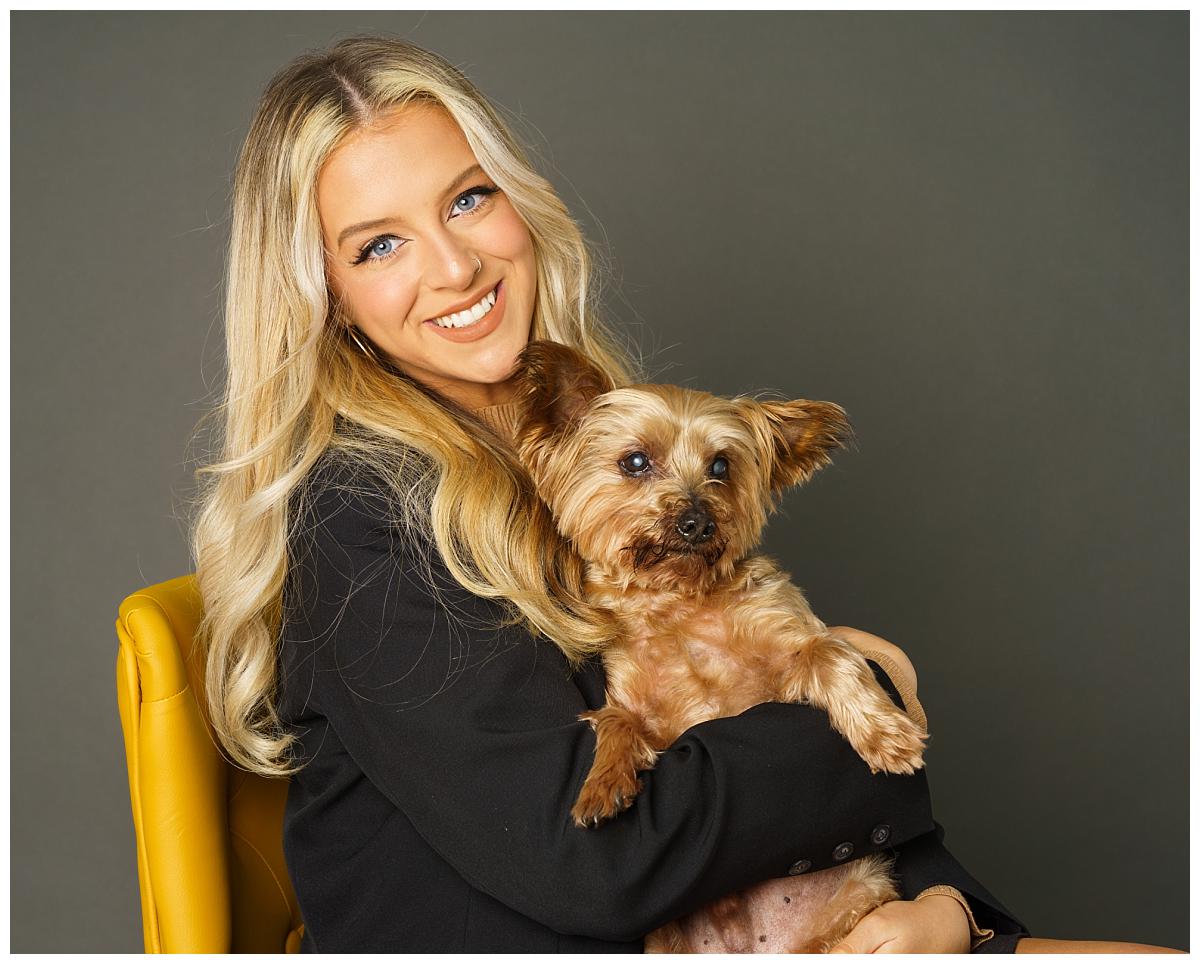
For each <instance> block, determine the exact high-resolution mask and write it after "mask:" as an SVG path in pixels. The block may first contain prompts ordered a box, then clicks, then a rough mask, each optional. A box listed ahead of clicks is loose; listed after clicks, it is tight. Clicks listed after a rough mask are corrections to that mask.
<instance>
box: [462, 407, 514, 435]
mask: <svg viewBox="0 0 1200 964" xmlns="http://www.w3.org/2000/svg"><path fill="white" fill-rule="evenodd" d="M472 412H473V413H474V414H475V415H476V416H478V417H479V418H481V419H483V421H484V422H485V423H486V424H487V425H488V427H489V428H491V429H492V430H494V431H495V432H496V433H497V434H498V435H501V436H502V437H504V438H506V439H509V440H510V441H513V440H515V439H516V437H517V425H518V423H519V422H520V418H521V406H520V403H519V402H502V403H501V404H499V405H485V406H484V407H483V408H476V409H472Z"/></svg>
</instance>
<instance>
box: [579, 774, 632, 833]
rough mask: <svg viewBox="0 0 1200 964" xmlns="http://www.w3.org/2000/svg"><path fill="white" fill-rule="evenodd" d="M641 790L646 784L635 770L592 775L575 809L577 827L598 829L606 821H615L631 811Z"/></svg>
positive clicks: (580, 793) (586, 782)
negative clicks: (620, 815)
mask: <svg viewBox="0 0 1200 964" xmlns="http://www.w3.org/2000/svg"><path fill="white" fill-rule="evenodd" d="M641 789H642V781H641V780H640V779H639V778H638V775H637V773H635V772H634V771H632V770H630V771H626V772H611V773H605V774H603V775H600V776H595V775H592V776H589V777H588V778H587V780H585V781H584V783H583V789H582V790H580V791H579V799H578V800H576V801H575V806H573V807H572V808H571V816H572V817H573V818H574V820H575V826H577V827H598V826H599V825H600V824H601V823H603V822H604V821H605V820H611V819H612V818H613V817H615V816H616V815H617V814H618V813H621V812H622V811H623V810H628V809H629V807H630V806H631V805H632V804H633V801H634V798H635V797H636V796H637V795H638V793H639V792H640V791H641Z"/></svg>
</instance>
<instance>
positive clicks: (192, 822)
mask: <svg viewBox="0 0 1200 964" xmlns="http://www.w3.org/2000/svg"><path fill="white" fill-rule="evenodd" d="M200 615H201V604H200V594H199V592H198V590H197V588H196V579H195V576H194V575H187V576H182V577H180V578H178V579H172V580H170V581H168V582H162V583H159V584H158V585H155V586H148V587H147V588H145V589H141V590H139V591H138V592H135V593H134V594H133V595H131V596H129V597H128V598H127V599H125V601H124V602H122V603H121V608H120V612H119V616H118V619H117V637H118V638H119V639H120V642H121V645H120V648H119V650H118V652H117V702H118V704H119V707H120V712H121V729H122V730H123V731H124V734H125V759H126V763H127V764H128V767H129V799H130V803H131V805H132V807H133V829H134V833H135V835H136V837H137V857H138V883H139V885H140V887H141V895H142V930H143V934H144V938H145V944H146V951H147V953H163V952H191V953H205V952H210V953H211V952H216V953H228V952H244V953H279V952H280V951H285V950H286V951H298V950H299V949H300V938H301V937H302V936H303V933H304V925H303V923H302V922H301V920H300V910H299V907H298V905H297V903H296V895H295V893H294V892H293V891H292V885H291V882H290V881H289V880H288V875H287V867H286V865H285V864H284V860H283V834H282V827H283V808H284V801H285V799H286V796H287V781H286V780H271V779H266V778H264V777H260V776H258V775H257V774H252V773H248V772H246V771H244V770H240V769H238V768H236V767H233V766H231V765H230V764H229V763H227V762H226V760H225V758H224V757H223V756H222V755H221V753H220V752H219V751H218V750H217V745H216V739H215V737H214V736H213V733H212V730H211V729H210V728H209V725H208V722H207V716H206V714H205V712H204V700H203V694H204V668H203V666H202V665H200V660H199V659H198V654H194V653H193V642H194V639H195V631H196V626H197V624H198V623H199V620H200ZM194 655H195V656H196V657H197V658H194Z"/></svg>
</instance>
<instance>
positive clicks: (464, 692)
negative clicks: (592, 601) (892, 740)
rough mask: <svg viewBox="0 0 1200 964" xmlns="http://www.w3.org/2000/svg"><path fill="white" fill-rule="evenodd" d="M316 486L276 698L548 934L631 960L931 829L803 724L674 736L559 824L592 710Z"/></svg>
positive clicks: (369, 504)
mask: <svg viewBox="0 0 1200 964" xmlns="http://www.w3.org/2000/svg"><path fill="white" fill-rule="evenodd" d="M363 484H364V483H363V479H361V478H356V479H355V480H354V485H355V486H356V488H357V489H358V491H357V492H354V493H347V492H345V491H344V490H341V489H338V488H336V487H326V488H325V489H323V490H321V491H317V492H315V493H314V497H313V498H312V499H311V500H310V506H311V512H310V514H309V515H307V516H306V517H305V518H303V519H302V520H301V522H300V525H299V526H298V532H299V533H300V534H301V535H303V536H304V538H302V539H297V540H296V545H295V547H294V550H293V554H294V559H293V561H292V564H291V567H290V570H289V576H290V588H289V593H288V605H287V614H288V619H287V620H286V621H285V632H284V639H283V671H284V672H285V673H286V674H288V676H289V677H290V678H289V682H288V687H289V689H291V690H292V691H293V692H297V693H300V694H303V697H304V699H305V700H306V702H307V703H308V704H309V705H310V706H311V707H312V708H313V709H314V710H315V711H317V712H319V713H320V714H322V715H323V716H324V717H325V718H326V719H328V720H329V721H330V723H331V724H332V726H333V727H334V729H335V731H336V732H337V734H338V736H339V738H340V739H341V741H342V742H343V743H344V745H345V746H346V748H347V750H348V752H349V753H350V754H351V756H352V757H353V758H354V760H355V762H356V764H357V765H358V766H359V768H360V769H361V770H362V771H363V772H364V773H365V774H366V775H367V777H368V778H369V779H370V780H371V781H372V782H373V783H374V784H375V785H376V786H377V787H378V788H379V789H380V791H381V792H382V793H383V794H385V795H386V796H387V797H388V798H389V799H390V800H391V801H392V802H393V803H394V804H395V805H396V806H397V807H399V808H400V809H402V810H403V811H404V813H405V815H406V817H407V818H408V819H409V820H410V821H411V822H412V823H413V825H414V826H415V827H416V828H417V830H418V831H419V832H420V833H421V835H422V836H423V837H424V838H425V839H426V841H427V842H428V843H429V844H430V845H431V846H432V847H433V848H434V849H435V850H437V851H438V852H439V853H440V854H441V855H442V857H443V858H444V859H446V860H447V861H448V862H449V863H450V864H451V865H452V866H454V867H455V869H456V870H457V871H458V872H459V873H460V874H461V875H462V876H463V877H464V878H465V879H467V880H468V881H469V882H470V883H471V884H472V885H473V886H474V887H476V888H477V889H480V890H482V891H484V892H486V893H488V894H490V895H491V896H493V897H495V898H496V899H497V900H500V901H502V902H503V903H506V904H507V905H509V906H511V907H513V908H514V909H516V910H518V911H519V912H521V913H523V914H525V915H526V916H528V917H531V918H533V919H534V920H538V921H540V922H542V923H543V924H545V925H547V926H549V927H551V928H553V929H554V930H557V931H559V932H560V933H574V934H583V935H588V936H592V937H597V938H602V939H607V940H620V941H628V940H636V939H638V938H640V937H641V936H643V935H645V934H646V933H648V932H649V931H651V930H653V929H654V928H656V927H658V926H659V925H661V924H663V923H666V922H667V921H669V920H673V919H674V918H676V917H679V916H682V915H683V914H685V913H688V912H690V911H692V910H695V909H697V908H698V907H700V906H702V905H703V904H705V903H707V902H708V901H710V900H712V899H714V898H716V897H718V896H720V895H722V894H725V893H729V892H731V891H735V890H739V889H742V888H744V887H746V886H749V885H751V884H753V883H757V882H759V881H762V880H765V879H768V878H773V877H783V876H786V875H788V874H789V873H790V872H794V873H799V872H804V871H806V870H819V869H822V868H823V867H829V866H832V865H833V864H834V863H836V862H837V861H836V859H835V857H834V856H833V854H834V851H835V850H836V849H838V848H839V846H840V845H842V844H843V843H847V842H848V843H851V844H852V845H853V851H854V855H855V856H863V855H865V854H868V853H872V852H880V851H885V850H887V849H889V848H891V847H893V846H896V845H897V844H903V843H904V842H905V841H909V840H913V839H915V838H919V837H921V836H922V835H924V834H926V833H928V832H929V831H930V830H931V829H932V828H933V826H934V824H933V820H932V815H931V812H930V807H929V798H928V791H927V786H926V782H925V777H924V773H923V772H919V773H917V774H916V775H914V776H911V777H906V776H896V775H888V774H877V775H872V774H871V773H870V771H869V770H868V768H867V766H866V764H865V763H863V762H862V760H861V759H859V757H858V756H857V754H855V753H854V751H853V750H852V749H851V748H850V746H849V745H848V744H847V743H846V742H845V741H844V740H843V739H842V738H841V737H840V736H839V735H838V734H837V733H836V732H835V731H833V730H832V728H831V727H830V726H829V723H828V719H827V718H826V716H825V715H824V714H823V713H822V712H820V711H819V710H816V709H814V708H812V707H809V706H801V705H790V704H788V705H785V704H780V703H766V704H762V705H759V706H756V707H753V708H752V709H750V710H748V711H746V712H745V713H743V714H741V715H740V716H737V717H733V718H728V719H719V720H712V721H709V722H706V723H702V724H700V725H698V726H695V727H693V728H692V729H690V730H689V731H687V732H686V733H685V734H684V735H683V736H682V737H681V738H680V739H679V740H678V741H677V742H676V743H675V744H674V745H673V746H671V747H670V748H668V749H667V750H666V751H665V752H664V753H663V754H662V755H661V757H660V759H659V761H658V763H657V765H656V767H655V768H654V769H653V770H651V771H649V772H647V773H645V774H643V777H642V778H643V782H644V789H643V791H642V793H641V794H640V795H639V797H638V800H637V802H636V803H635V805H634V806H633V807H632V808H631V809H630V810H628V811H626V812H625V813H623V814H621V815H620V816H619V817H617V818H616V819H614V820H612V821H611V822H609V823H608V824H605V825H603V826H601V827H600V828H597V829H594V830H582V829H579V828H577V827H575V826H574V825H573V823H572V821H571V818H570V808H571V804H572V803H573V801H574V799H575V796H576V795H577V793H578V791H579V788H580V786H581V784H582V783H583V780H584V778H585V777H586V775H587V772H588V770H589V769H590V767H591V763H592V759H593V754H594V748H595V737H594V734H593V732H592V730H591V727H590V726H588V725H587V724H586V723H583V722H580V721H578V720H577V716H578V714H579V713H580V712H582V711H583V710H585V709H588V708H589V706H588V704H587V702H586V701H585V699H584V696H583V693H582V692H581V690H580V688H579V687H578V686H577V685H576V684H575V682H574V681H573V680H572V679H571V678H570V677H569V675H568V673H567V667H566V662H565V660H564V659H563V657H562V655H561V653H560V652H559V650H558V649H557V647H555V646H553V645H551V644H549V643H548V642H546V641H544V640H534V639H532V638H531V637H530V636H529V635H528V634H526V633H524V632H523V631H519V630H517V629H515V628H508V629H501V630H492V629H488V628H486V626H485V625H484V624H485V623H486V622H487V621H489V620H492V619H494V618H495V616H496V615H497V609H496V608H495V607H494V606H493V604H491V603H489V602H488V601H486V600H482V599H480V598H479V597H476V596H473V595H471V594H470V593H467V592H466V591H465V590H462V589H461V587H458V585H457V584H456V583H454V582H453V580H452V579H451V578H450V576H449V574H448V572H446V570H445V568H444V566H441V565H440V561H439V560H437V559H436V553H435V554H434V556H435V558H434V574H435V577H436V583H437V587H438V589H439V590H440V591H441V595H440V596H439V595H438V594H435V593H434V592H432V591H431V590H430V588H429V586H428V585H426V583H425V581H424V578H423V577H422V575H421V573H420V572H418V571H417V569H416V565H415V561H414V558H415V557H414V553H413V546H412V544H410V543H409V542H407V541H406V540H408V539H410V538H411V537H410V536H408V535H404V536H403V538H400V537H394V534H393V533H391V532H390V531H389V529H388V527H387V526H386V525H385V524H384V523H383V522H382V521H381V520H382V519H384V518H385V515H384V513H383V511H382V506H381V505H378V504H374V502H373V500H372V499H370V498H368V497H367V496H366V495H364V493H363V491H362V490H363Z"/></svg>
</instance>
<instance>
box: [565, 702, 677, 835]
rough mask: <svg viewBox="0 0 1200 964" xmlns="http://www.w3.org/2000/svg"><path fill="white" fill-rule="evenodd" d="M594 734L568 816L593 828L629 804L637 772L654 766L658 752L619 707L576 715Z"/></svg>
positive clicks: (637, 787)
mask: <svg viewBox="0 0 1200 964" xmlns="http://www.w3.org/2000/svg"><path fill="white" fill-rule="evenodd" d="M579 719H581V720H587V721H588V722H589V723H591V724H592V729H594V730H595V731H596V759H595V760H594V761H593V762H592V769H591V772H589V773H588V775H587V779H586V780H584V781H583V787H582V789H581V790H580V791H579V799H578V800H576V801H575V806H574V807H572V808H571V816H572V817H574V818H575V824H576V825H577V826H580V827H595V826H597V825H599V823H600V822H601V821H602V820H607V819H609V818H610V817H615V816H616V815H617V814H618V813H620V812H621V811H622V810H625V809H626V808H627V807H629V805H630V804H632V803H633V799H634V797H636V796H637V795H638V792H639V791H640V790H641V789H642V781H641V780H640V779H639V778H638V775H637V771H638V770H648V769H650V768H651V767H652V766H654V761H655V760H657V759H658V753H657V752H656V751H655V750H654V748H653V747H652V746H651V745H650V742H649V740H648V739H647V738H646V734H645V732H644V730H643V727H642V721H641V720H640V719H638V717H637V716H635V715H634V714H633V713H631V712H630V711H629V710H626V709H623V708H622V707H620V706H612V705H609V706H605V707H602V708H601V709H598V710H588V711H587V712H586V713H580V714H579Z"/></svg>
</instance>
